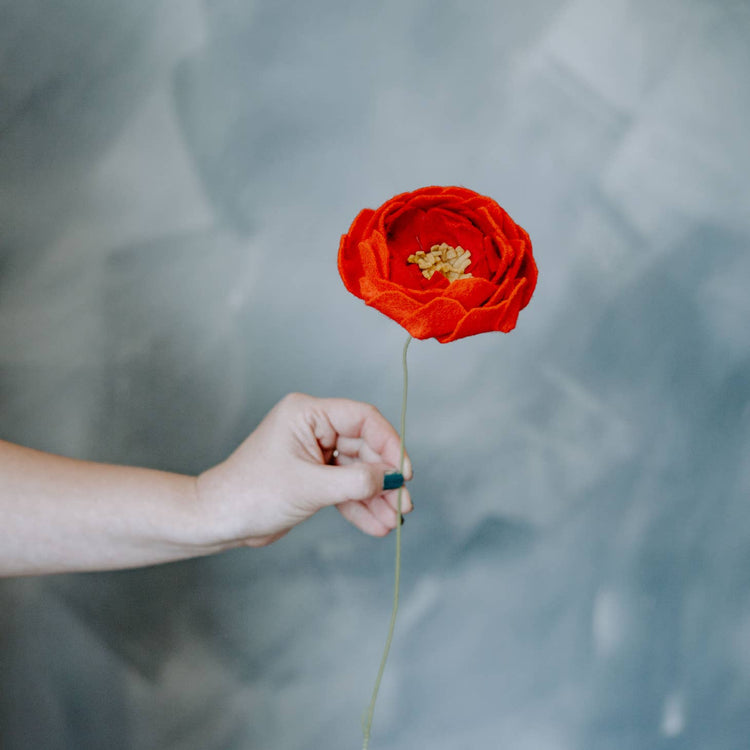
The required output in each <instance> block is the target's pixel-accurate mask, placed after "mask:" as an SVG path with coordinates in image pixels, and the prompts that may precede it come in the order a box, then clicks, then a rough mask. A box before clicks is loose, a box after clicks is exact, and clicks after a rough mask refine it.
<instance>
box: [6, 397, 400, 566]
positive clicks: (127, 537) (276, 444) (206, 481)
mask: <svg viewBox="0 0 750 750" xmlns="http://www.w3.org/2000/svg"><path fill="white" fill-rule="evenodd" d="M399 462H400V441H399V436H398V434H397V432H396V431H395V430H394V429H393V427H392V426H391V425H390V423H389V422H388V421H387V420H386V419H385V418H384V417H383V416H382V415H381V414H380V413H379V412H378V411H377V409H375V408H374V407H373V406H370V405H368V404H364V403H360V402H357V401H349V400H346V399H318V398H313V397H312V396H305V395H302V394H290V395H289V396H286V397H285V398H284V399H282V400H281V401H280V402H279V403H278V404H277V405H276V406H275V407H274V408H273V409H272V410H271V411H270V412H269V413H268V415H267V416H266V417H265V419H264V420H263V421H262V422H261V423H260V425H259V426H258V427H257V428H256V429H255V431H254V432H252V433H251V434H250V436H249V437H248V438H247V439H246V440H245V441H244V442H243V443H242V444H241V445H240V446H239V447H238V448H237V450H236V451H235V452H234V453H232V455H231V456H229V458H227V459H226V460H225V461H223V462H222V463H220V464H218V465H216V466H214V467H212V468H210V469H208V470H207V471H204V472H203V473H202V474H200V475H198V476H187V475H182V474H174V473H169V472H164V471H156V470H152V469H141V468H135V467H125V466H113V465H108V464H98V463H92V462H89V461H81V460H77V459H71V458H64V457H62V456H56V455H52V454H49V453H43V452H40V451H36V450H33V449H31V448H25V447H21V446H18V445H15V444H12V443H8V442H4V441H0V576H20V575H41V574H48V573H62V572H76V571H92V570H111V569H117V568H132V567H138V566H142V565H153V564H156V563H163V562H169V561H173V560H180V559H185V558H189V557H196V556H201V555H208V554H212V553H215V552H221V551H223V550H227V549H231V548H233V547H240V546H247V547H262V546H265V545H268V544H271V543H272V542H275V541H276V540H277V539H280V538H281V537H282V536H284V535H285V534H286V533H287V532H289V531H290V530H291V529H292V528H293V527H294V526H296V525H297V524H299V523H301V522H302V521H304V520H306V519H307V518H309V517H310V516H312V515H314V514H315V513H317V511H319V510H321V509H322V508H324V507H327V506H331V505H333V506H336V508H337V509H338V511H339V512H340V513H341V515H342V516H344V518H346V519H347V520H348V521H349V522H350V523H352V524H353V525H354V526H355V527H357V528H358V529H360V530H361V531H363V532H364V533H366V534H370V535H372V536H385V535H386V534H388V533H389V532H390V531H391V530H393V529H394V528H395V527H396V525H397V524H398V523H399V516H398V512H397V507H398V505H397V495H398V490H389V491H383V476H384V474H385V473H386V472H389V471H393V470H397V469H398V468H399ZM403 474H404V477H405V479H407V480H408V479H410V478H411V476H412V469H411V463H410V461H409V458H408V456H406V457H405V460H404V471H403ZM401 506H402V512H403V513H409V512H410V511H411V510H412V503H411V498H410V496H409V492H408V490H407V489H406V488H403V489H402V495H401Z"/></svg>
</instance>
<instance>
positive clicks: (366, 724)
mask: <svg viewBox="0 0 750 750" xmlns="http://www.w3.org/2000/svg"><path fill="white" fill-rule="evenodd" d="M411 340H412V339H411V336H408V337H407V339H406V343H405V344H404V351H403V354H402V355H401V365H402V368H403V372H404V393H403V396H402V399H401V426H400V430H401V457H400V463H399V471H400V472H401V474H403V473H404V455H405V453H406V450H405V448H404V444H405V440H406V395H407V392H408V390H409V370H408V368H407V366H406V352H407V350H408V348H409V344H410V343H411ZM402 490H403V487H400V488H399V491H398V495H397V496H396V497H397V500H396V506H397V508H398V519H399V523H398V524H397V525H396V572H395V580H394V584H393V609H392V611H391V622H390V625H389V626H388V637H387V638H386V641H385V648H384V649H383V658H382V659H381V660H380V668H379V669H378V676H377V677H376V679H375V686H374V688H373V690H372V698H371V699H370V705H369V706H368V708H367V713H366V714H365V717H364V720H363V721H362V734H363V736H364V740H363V742H362V750H367V748H368V747H369V745H370V729H371V728H372V717H373V715H374V714H375V703H376V702H377V700H378V691H379V690H380V682H381V680H382V679H383V672H385V665H386V662H387V661H388V654H389V652H390V650H391V642H392V641H393V630H394V628H395V626H396V615H397V613H398V595H399V590H400V588H401V520H402V517H401V493H402Z"/></svg>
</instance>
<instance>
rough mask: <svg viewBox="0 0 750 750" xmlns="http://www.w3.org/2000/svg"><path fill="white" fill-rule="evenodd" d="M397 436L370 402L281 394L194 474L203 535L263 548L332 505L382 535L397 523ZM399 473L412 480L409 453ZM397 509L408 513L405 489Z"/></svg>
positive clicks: (369, 531)
mask: <svg viewBox="0 0 750 750" xmlns="http://www.w3.org/2000/svg"><path fill="white" fill-rule="evenodd" d="M399 462H400V439H399V436H398V433H397V432H396V431H395V430H394V429H393V427H392V426H391V425H390V424H389V422H388V421H387V420H386V419H385V418H384V417H383V416H382V415H381V414H380V412H378V410H377V409H376V408H375V407H373V406H370V405H369V404H364V403H360V402H358V401H349V400H346V399H319V398H314V397H312V396H305V395H303V394H299V393H294V394H290V395H288V396H286V397H285V398H283V399H282V400H281V401H280V402H279V403H278V404H276V406H275V407H274V408H273V409H272V410H271V411H270V412H269V413H268V415H267V416H266V417H265V419H264V420H263V421H262V422H261V423H260V425H259V426H258V427H257V428H256V430H255V431H254V432H253V433H252V434H251V435H250V436H249V437H248V438H247V439H246V440H245V441H244V442H243V443H242V444H241V445H240V446H239V448H237V450H236V451H235V452H234V453H233V454H232V455H231V456H230V457H229V458H228V459H227V460H226V461H224V462H222V463H221V464H219V465H218V466H215V467H213V468H212V469H209V470H208V471H206V472H204V473H203V474H201V475H200V476H199V477H198V480H197V494H198V503H199V506H200V508H201V513H202V517H203V518H204V519H206V523H207V525H208V526H207V530H208V533H209V534H210V535H211V536H212V537H213V539H214V540H216V539H218V540H219V543H220V544H222V545H223V546H227V547H231V546H237V545H246V546H250V547H261V546H264V545H267V544H270V543H271V542H274V541H276V540H277V539H279V538H280V537H282V536H284V534H286V533H287V532H288V531H289V530H290V529H291V528H292V527H294V526H296V525H297V524H298V523H300V522H301V521H304V520H305V519H307V518H309V517H310V516H312V515H313V514H314V513H316V512H317V511H318V510H320V509H321V508H324V507H326V506H329V505H335V506H336V507H337V508H338V510H339V512H340V513H341V515H343V516H344V518H346V519H347V520H348V521H349V522H351V523H352V524H353V525H354V526H356V527H357V528H358V529H360V530H361V531H364V532H365V533H366V534H370V535H372V536H385V535H386V534H388V533H389V532H390V531H391V530H392V529H394V528H395V527H396V525H397V524H398V522H399V518H398V510H397V507H398V506H397V502H398V500H397V498H398V490H388V491H384V490H383V477H384V474H385V473H386V472H389V471H398V468H399ZM403 474H404V478H405V479H407V480H408V479H411V477H412V468H411V462H410V461H409V458H408V456H405V458H404V471H403ZM401 493H402V494H401V512H402V513H409V512H410V511H411V510H412V503H411V498H410V496H409V491H408V490H407V489H406V488H403V489H402V490H401Z"/></svg>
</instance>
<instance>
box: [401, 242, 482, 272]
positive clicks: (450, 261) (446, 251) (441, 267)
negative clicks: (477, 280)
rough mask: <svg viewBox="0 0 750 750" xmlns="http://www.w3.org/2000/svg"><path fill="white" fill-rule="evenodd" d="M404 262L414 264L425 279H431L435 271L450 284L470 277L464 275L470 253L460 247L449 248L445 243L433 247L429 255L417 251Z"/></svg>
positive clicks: (469, 260) (422, 251) (469, 261)
mask: <svg viewBox="0 0 750 750" xmlns="http://www.w3.org/2000/svg"><path fill="white" fill-rule="evenodd" d="M406 260H407V262H409V263H416V264H417V265H418V266H419V268H420V270H421V271H422V276H424V277H425V278H426V279H431V278H432V275H433V274H434V273H435V271H438V272H439V273H442V274H443V276H445V278H446V279H448V281H451V282H452V281H456V279H468V278H469V277H470V276H471V274H470V273H464V272H465V271H466V269H467V268H468V267H469V263H471V253H470V252H469V251H468V250H464V249H463V248H462V247H461V245H457V246H456V247H451V246H450V245H449V244H448V243H447V242H443V243H442V244H441V245H433V246H432V247H431V248H430V252H429V253H426V252H425V251H424V250H417V252H416V253H414V255H410V256H409V257H408V258H407V259H406Z"/></svg>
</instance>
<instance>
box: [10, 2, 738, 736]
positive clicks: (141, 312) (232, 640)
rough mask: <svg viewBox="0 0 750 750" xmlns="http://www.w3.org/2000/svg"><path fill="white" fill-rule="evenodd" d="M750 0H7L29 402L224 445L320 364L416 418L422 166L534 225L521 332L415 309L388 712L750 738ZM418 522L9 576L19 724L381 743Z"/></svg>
mask: <svg viewBox="0 0 750 750" xmlns="http://www.w3.org/2000/svg"><path fill="white" fill-rule="evenodd" d="M749 38H750V6H749V5H748V3H747V2H746V1H745V0H734V1H732V0H721V1H720V2H717V1H716V0H665V1H664V2H658V3H652V2H647V1H646V0H614V1H607V2H599V1H597V0H531V1H530V2H526V3H523V4H522V3H512V2H509V1H508V0H506V1H505V2H493V1H492V0H468V1H467V2H464V3H461V4H459V3H452V2H430V1H429V0H385V1H383V2H370V3H352V2H345V1H344V0H320V1H318V2H293V1H292V0H257V1H256V2H252V0H246V1H245V2H239V1H238V0H211V1H210V2H209V1H208V0H207V1H206V2H200V1H199V0H187V1H178V0H165V1H164V2H159V3H152V2H145V0H130V2H127V3H119V2H115V1H114V0H109V1H107V2H102V1H101V0H65V1H63V0H58V1H57V2H52V1H51V0H36V1H33V2H32V1H31V0H2V1H0V243H1V244H0V274H1V275H0V416H1V419H0V430H1V431H2V435H3V437H4V438H6V439H11V440H16V441H19V442H22V443H25V444H28V445H32V446H35V447H38V448H42V449H48V450H53V451H57V452H60V453H64V454H68V455H75V456H80V457H86V458H91V459H99V460H107V461H114V462H121V463H136V464H142V465H148V466H156V467H160V468H164V469H172V470H179V471H187V472H198V471H200V470H201V469H203V468H205V467H207V466H208V465H210V464H211V463H212V462H214V461H216V460H218V459H220V458H222V457H224V456H225V455H226V454H227V453H228V452H229V451H230V450H231V449H232V448H233V447H234V446H235V445H236V443H237V442H238V441H239V440H240V439H242V437H244V436H245V434H247V433H248V432H249V431H250V430H251V429H252V428H253V426H254V425H255V424H256V423H257V422H258V420H259V419H260V418H261V416H262V415H263V414H264V413H265V411H266V410H267V409H268V408H270V406H271V405H272V404H273V403H275V401H276V400H277V399H278V398H279V397H281V396H282V395H283V394H284V393H286V392H287V391H289V390H302V391H306V392H309V393H313V394H317V395H337V396H350V397H354V398H359V399H364V400H369V401H372V402H373V403H375V404H377V405H378V406H379V407H380V408H381V409H382V410H383V411H384V412H385V413H386V414H387V415H388V416H389V417H390V418H391V419H393V420H396V419H397V413H398V406H399V401H400V388H401V383H400V365H399V357H400V349H401V345H402V342H403V339H404V334H403V332H402V331H401V330H400V329H399V328H398V326H396V325H395V324H394V323H392V322H391V321H389V320H387V319H386V318H384V317H382V316H380V314H379V313H376V312H375V311H373V310H370V309H367V308H366V307H364V305H362V304H361V303H360V302H359V301H358V300H356V299H355V298H353V297H351V296H350V295H349V294H348V293H347V292H346V291H345V290H344V288H343V285H342V284H341V282H340V281H339V278H338V275H337V273H336V267H335V253H336V249H337V244H338V238H339V235H340V234H341V233H342V232H343V231H345V229H346V228H347V227H348V225H349V222H350V221H351V219H352V218H353V217H354V215H355V213H356V212H357V211H358V210H359V208H361V207H362V206H365V205H370V206H375V205H378V204H379V203H381V202H382V201H383V200H385V199H386V198H388V197H390V196H391V195H393V194H394V193H397V192H401V191H403V190H408V189H412V188H415V187H418V186H420V185H423V184H433V183H436V184H463V185H466V186H468V187H471V188H473V189H475V190H478V191H480V192H484V193H487V194H490V195H492V196H493V197H495V198H496V199H497V200H498V201H499V202H500V203H501V204H503V205H504V206H505V207H506V208H507V209H508V210H509V211H510V213H511V214H512V215H513V216H514V218H516V219H517V220H518V221H519V223H521V224H522V225H523V226H525V227H526V228H527V229H528V231H529V232H530V234H531V236H532V239H533V240H534V243H535V252H536V256H537V259H538V262H539V266H540V272H541V276H540V283H539V287H538V290H537V293H536V297H535V299H534V300H533V301H532V303H531V305H530V306H529V308H528V309H527V310H526V311H524V312H523V313H522V314H521V318H520V321H519V326H518V328H517V329H516V331H515V332H513V333H512V334H511V335H509V336H502V335H500V334H496V335H484V336H478V337H475V338H473V339H468V340H464V341H460V342H456V343H454V344H450V345H446V346H441V345H439V344H436V343H434V342H417V343H416V344H415V345H414V346H412V348H411V350H410V363H411V368H412V369H411V372H412V376H413V384H414V385H413V389H412V391H411V400H410V414H409V446H410V451H411V454H412V456H413V459H414V463H415V466H416V474H417V476H416V478H415V480H414V482H413V495H414V497H415V504H416V507H417V510H416V512H415V513H414V514H413V516H411V517H410V518H409V520H408V523H407V524H406V526H405V527H404V530H405V534H404V545H405V551H404V565H405V569H404V591H403V597H402V614H401V619H400V622H399V625H398V629H397V635H396V641H395V644H394V649H393V652H392V661H391V663H390V666H389V669H388V671H387V673H386V677H385V681H384V685H383V689H382V692H381V700H380V704H379V707H378V713H377V716H376V723H375V727H374V733H373V743H372V748H373V750H375V748H382V749H383V750H386V749H388V750H406V748H410V749H413V748H415V747H430V748H432V749H433V750H448V749H450V750H456V749H457V748H466V749H467V750H474V749H475V748H480V747H481V748H507V749H508V750H632V749H633V748H638V749H639V750H643V749H649V748H673V747H674V748H677V747H679V748H685V749H690V750H693V749H694V750H698V749H700V750H703V749H704V748H711V750H730V749H735V748H737V749H739V748H747V746H748V736H750V508H749V507H748V494H749V493H748V490H749V489H750V471H749V470H748V448H749V447H750V410H749V409H748V400H749V397H750V353H749V347H748V344H749V343H750V334H748V320H749V319H750V294H748V285H749V284H750V254H748V240H749V239H750V211H748V204H749V203H750V181H749V179H748V175H749V174H750V147H749V146H748V137H747V132H748V127H749V125H748V123H749V121H750V88H748V84H747V77H748V72H750V44H749V43H748V39H749ZM392 545H393V542H392V540H386V541H382V540H371V539H369V538H366V537H364V536H361V535H359V534H358V532H356V531H354V530H353V529H351V528H350V527H348V526H347V525H346V524H345V522H344V521H343V520H341V519H340V518H339V517H338V515H337V514H336V513H335V512H326V513H322V514H320V515H319V516H318V517H316V518H315V519H314V520H313V521H312V522H310V523H309V524H307V525H305V526H304V527H301V528H299V529H297V530H296V531H295V532H294V533H292V534H291V535H290V536H289V537H287V538H286V539H284V540H283V541H282V542H280V543H279V544H278V545H275V546H273V547H271V548H268V549H264V550H258V551H237V552H232V553H228V554H225V555H223V556H219V557H215V558H212V559H203V560H196V561H190V562H185V563H179V564H173V565H167V566H161V567H156V568H151V569H145V570H140V571H129V572H119V573H109V574H92V575H73V576H57V577H49V578H39V579H28V580H10V581H5V582H2V583H1V584H0V746H2V748H3V750H42V749H43V750H62V749H63V748H64V749H65V750H88V749H89V748H109V749H110V750H120V749H125V748H128V749H132V750H157V749H158V750H246V749H249V748H261V749H263V750H266V749H280V748H283V749H284V750H302V749H305V750H308V749H309V750H313V749H316V750H317V749H319V748H331V750H337V749H339V748H341V750H343V749H344V748H347V749H351V748H358V747H359V746H360V739H359V737H360V734H359V725H360V717H361V714H362V711H363V709H364V707H365V705H366V703H367V700H368V698H369V691H370V688H371V684H372V680H373V678H374V672H375V669H376V666H377V661H378V659H379V654H380V649H381V647H382V641H383V637H384V635H385V629H386V625H387V619H388V614H389V608H390V597H391V575H392V554H393V546H392Z"/></svg>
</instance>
